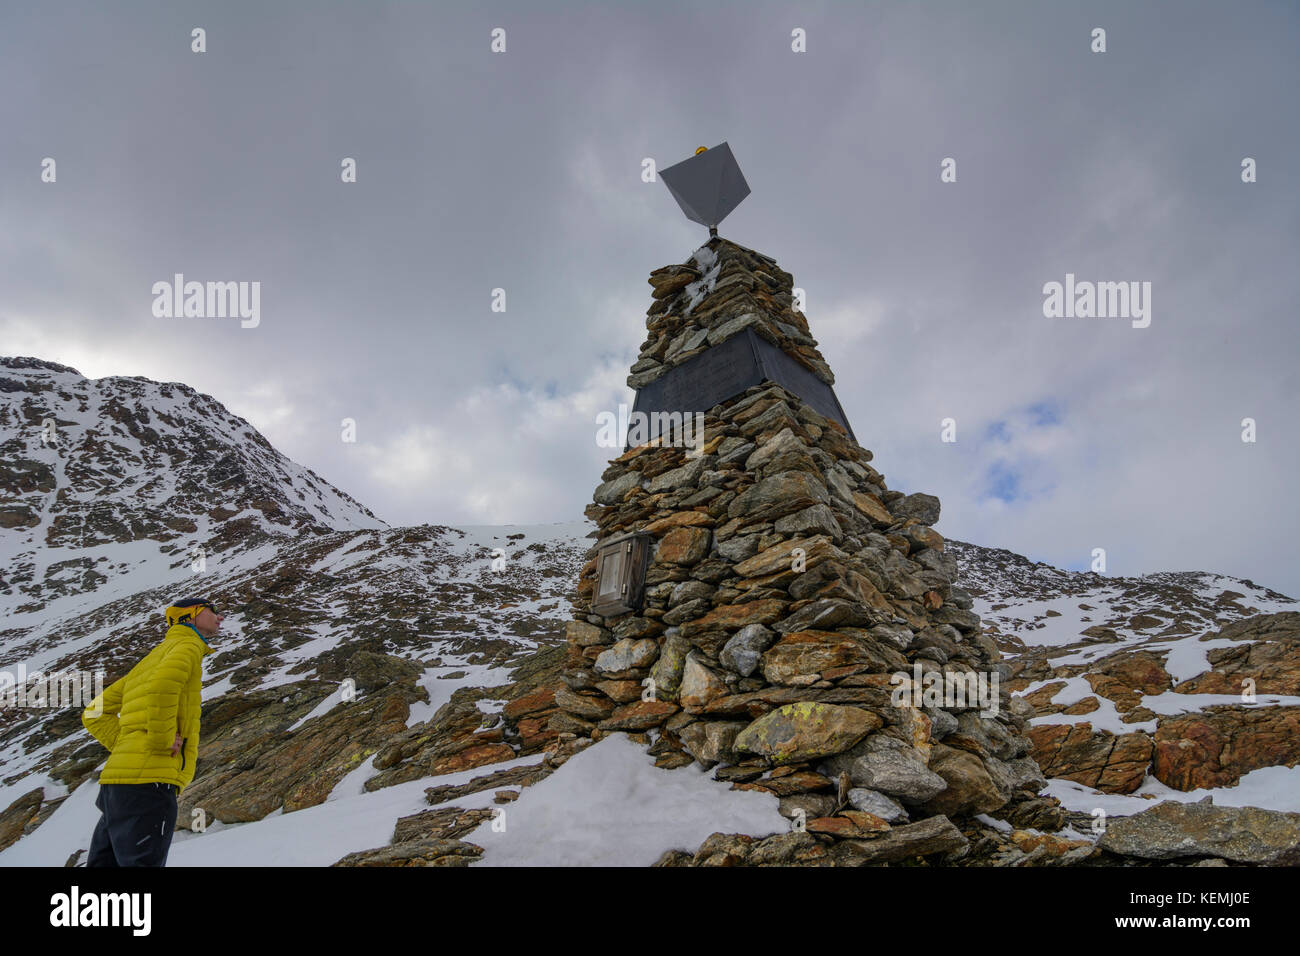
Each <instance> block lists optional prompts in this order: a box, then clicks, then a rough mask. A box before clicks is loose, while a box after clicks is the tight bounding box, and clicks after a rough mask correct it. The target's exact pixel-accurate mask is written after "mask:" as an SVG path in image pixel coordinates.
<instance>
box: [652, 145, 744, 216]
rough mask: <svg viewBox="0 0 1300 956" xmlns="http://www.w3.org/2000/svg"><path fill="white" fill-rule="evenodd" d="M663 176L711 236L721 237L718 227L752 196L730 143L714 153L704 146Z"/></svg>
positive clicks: (666, 183) (683, 208)
mask: <svg viewBox="0 0 1300 956" xmlns="http://www.w3.org/2000/svg"><path fill="white" fill-rule="evenodd" d="M659 175H660V177H661V178H662V179H663V181H664V185H666V186H667V187H668V191H669V192H671V193H672V194H673V198H674V199H676V200H677V205H679V206H681V207H682V212H684V213H685V214H686V218H687V219H689V220H691V221H692V222H698V223H699V224H700V225H703V226H708V227H709V235H710V236H716V235H717V234H718V223H720V222H722V220H724V219H726V218H727V216H728V215H729V214H730V213H731V211H732V210H733V209H735V208H736V207H737V206H739V205H740V203H741V201H742V200H743V199H744V198H745V197H746V196H748V195H749V183H747V182H745V174H744V173H742V172H741V171H740V165H739V164H738V163H737V162H736V157H735V156H734V155H732V152H731V147H730V146H728V145H727V144H726V143H720V144H719V145H717V146H715V147H713V149H707V148H705V147H703V146H701V147H700V151H698V152H696V154H695V155H694V156H692V157H691V158H690V159H684V160H682V161H681V162H680V163H676V164H675V165H672V166H669V167H668V168H667V169H664V170H661V171H660V173H659Z"/></svg>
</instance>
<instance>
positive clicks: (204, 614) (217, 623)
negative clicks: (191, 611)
mask: <svg viewBox="0 0 1300 956" xmlns="http://www.w3.org/2000/svg"><path fill="white" fill-rule="evenodd" d="M225 619H226V616H225V615H224V614H218V613H216V612H215V611H214V610H212V608H210V607H205V608H204V609H203V610H201V611H199V614H198V617H196V618H195V619H194V626H195V627H196V628H197V629H198V632H199V633H200V634H202V635H203V636H204V637H211V636H212V635H214V634H216V633H217V631H219V630H221V622H222V621H224V620H225Z"/></svg>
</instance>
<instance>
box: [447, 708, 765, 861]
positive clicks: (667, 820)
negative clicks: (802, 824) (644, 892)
mask: <svg viewBox="0 0 1300 956" xmlns="http://www.w3.org/2000/svg"><path fill="white" fill-rule="evenodd" d="M729 787H730V784H728V783H724V782H720V781H716V780H713V779H712V778H711V777H710V776H709V774H708V773H707V772H706V771H704V770H702V769H701V768H700V767H698V766H696V765H691V766H689V767H682V768H679V769H677V770H663V769H661V768H659V767H656V766H655V765H654V758H653V757H651V756H650V755H648V754H647V753H646V752H645V748H644V747H642V746H641V745H639V744H637V743H635V742H634V741H632V740H629V739H628V738H627V737H626V736H624V735H623V734H615V735H613V736H611V737H607V738H606V739H604V740H602V741H600V742H599V743H597V744H594V745H592V746H590V747H588V748H587V749H586V750H583V751H581V752H580V753H578V754H577V755H575V756H574V757H571V758H570V759H569V761H568V762H567V763H565V764H564V766H563V767H561V768H560V769H559V770H558V771H556V772H555V773H554V774H552V775H551V776H549V777H547V778H546V779H545V780H543V781H541V782H540V783H536V784H534V785H533V786H531V787H527V788H525V789H524V790H523V792H522V795H521V796H520V798H519V799H518V800H517V801H515V802H514V803H512V804H509V805H507V806H506V807H504V808H503V810H504V813H503V814H499V815H498V816H497V818H496V819H495V820H489V821H487V822H485V823H483V824H482V825H481V826H479V828H478V829H476V830H474V831H473V832H472V833H470V834H469V835H468V836H466V837H465V838H464V839H465V840H467V841H468V842H470V843H476V844H478V845H479V846H481V847H483V849H484V851H485V852H484V854H483V859H482V861H480V863H478V864H477V865H479V866H649V865H650V864H652V863H654V862H655V861H656V860H658V859H659V857H660V856H662V855H663V853H664V851H666V850H673V849H679V850H687V851H689V852H694V851H695V850H696V849H698V848H699V845H700V844H701V843H703V842H704V840H705V839H706V838H707V837H709V835H710V834H713V833H718V832H722V833H747V834H749V835H750V836H752V837H757V838H761V837H764V836H769V835H771V834H773V833H783V832H785V831H787V830H789V828H790V825H789V821H787V820H786V819H785V818H784V817H782V816H781V815H780V814H779V813H778V812H777V799H776V797H775V796H773V795H772V794H770V793H763V792H759V791H753V790H730V789H729ZM494 827H496V828H497V829H494Z"/></svg>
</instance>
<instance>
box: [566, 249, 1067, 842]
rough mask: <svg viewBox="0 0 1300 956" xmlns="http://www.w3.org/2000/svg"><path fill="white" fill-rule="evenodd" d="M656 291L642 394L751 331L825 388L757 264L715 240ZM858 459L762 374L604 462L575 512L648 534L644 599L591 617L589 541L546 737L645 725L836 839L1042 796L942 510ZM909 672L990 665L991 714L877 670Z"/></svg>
mask: <svg viewBox="0 0 1300 956" xmlns="http://www.w3.org/2000/svg"><path fill="white" fill-rule="evenodd" d="M650 283H651V285H652V286H654V299H655V301H654V304H653V305H652V307H651V308H650V310H649V319H648V321H647V328H648V330H649V337H648V339H647V341H646V343H645V345H644V346H643V347H642V350H641V356H640V359H639V360H638V361H637V363H636V364H635V365H633V367H632V376H631V378H630V379H629V383H630V384H632V385H633V386H634V387H640V386H643V385H645V384H647V383H648V382H650V381H653V379H654V378H656V377H658V376H659V375H661V374H663V373H664V371H666V370H667V369H668V368H670V367H672V366H673V365H676V364H680V363H681V362H682V361H685V360H687V359H689V358H690V357H692V356H693V355H696V354H698V353H699V352H700V351H702V350H703V349H705V348H707V347H709V346H712V345H716V344H718V343H719V342H721V341H723V340H725V339H726V338H727V337H729V336H731V335H734V334H737V333H738V332H740V331H741V330H743V329H745V328H751V327H752V328H753V329H754V330H755V332H756V333H757V334H759V335H762V336H763V337H764V338H766V339H768V340H769V341H771V342H773V343H774V344H776V345H777V346H779V347H780V348H782V349H784V350H785V351H786V352H787V353H788V354H790V355H792V356H794V357H795V358H796V359H797V360H798V361H800V362H802V363H803V364H804V365H805V366H806V367H808V368H809V369H810V370H812V371H813V372H814V373H816V374H817V375H818V376H819V377H821V378H822V379H823V380H824V381H826V382H828V383H829V382H831V381H832V380H833V379H832V376H831V373H830V369H829V367H827V366H826V363H825V362H824V361H823V360H822V357H821V355H820V354H819V353H818V351H817V348H816V342H815V341H814V340H813V338H812V336H811V335H810V334H809V333H808V325H807V322H806V321H805V320H804V318H803V316H802V315H800V314H799V313H798V312H795V311H793V309H792V307H791V306H792V296H791V285H792V278H791V276H790V275H789V274H788V273H786V272H783V271H782V270H780V269H779V268H777V266H776V264H775V262H774V261H772V260H771V259H769V258H767V257H764V256H761V255H759V254H758V253H755V252H752V251H751V250H747V249H744V248H742V247H740V246H737V245H735V244H734V243H730V242H728V241H726V240H722V239H714V240H710V242H709V243H708V244H707V245H706V246H704V247H702V248H701V249H700V250H699V251H697V252H696V254H695V255H694V256H693V257H692V261H691V264H688V265H683V266H676V267H668V268H665V269H659V270H657V271H655V272H654V273H652V274H651V277H650ZM858 427H859V428H861V427H862V423H859V425H858ZM871 461H872V455H871V452H869V451H867V450H866V449H864V448H862V447H861V446H859V445H858V444H857V443H856V442H855V441H853V440H852V439H851V438H850V437H849V436H848V434H847V433H846V432H845V430H844V429H843V428H842V427H841V426H840V425H839V424H837V423H835V422H832V421H830V420H828V419H826V418H825V417H823V416H822V415H820V414H818V413H817V412H816V411H814V410H813V409H812V408H811V407H809V406H808V405H807V404H806V403H804V402H803V401H801V400H800V399H799V397H798V396H796V395H794V394H792V393H791V392H789V391H787V390H786V389H785V388H783V387H781V386H779V385H776V384H771V383H768V384H764V385H760V386H756V387H754V388H751V389H750V390H749V391H747V392H746V393H744V394H743V395H740V396H737V397H736V398H734V399H732V400H730V401H727V402H725V403H723V404H721V405H718V406H715V407H714V408H712V409H711V410H709V412H708V413H707V415H706V418H705V433H704V440H703V444H702V447H701V448H699V450H698V453H696V452H694V451H692V449H690V448H682V447H666V446H665V445H664V444H661V443H660V442H659V441H654V442H651V443H649V444H645V445H641V446H639V447H636V448H632V449H630V450H629V451H627V452H626V453H625V454H623V455H621V456H620V457H618V458H617V459H615V460H614V461H612V462H611V463H610V465H609V467H608V468H607V469H606V470H605V472H604V473H603V474H602V475H601V484H600V485H599V486H598V487H597V489H596V491H595V495H594V503H593V504H592V505H590V506H589V507H588V509H587V515H588V517H590V518H591V519H593V520H594V521H595V522H596V523H597V525H598V529H599V531H598V535H599V538H601V539H604V538H607V537H609V536H612V535H616V534H621V533H623V532H628V531H647V532H649V533H651V534H652V535H653V536H654V545H653V547H652V551H651V556H650V564H649V567H648V571H647V574H646V592H645V602H644V607H643V608H642V609H641V610H640V611H638V612H636V613H630V614H624V615H620V616H618V617H612V618H603V617H600V616H598V615H594V614H592V613H591V606H590V598H591V595H592V592H593V587H594V577H595V561H594V554H595V549H594V548H593V550H592V552H591V557H592V560H589V561H588V563H587V565H586V566H585V567H584V568H583V570H582V573H581V576H580V578H579V584H578V591H577V594H578V596H577V600H576V602H575V605H574V609H573V610H574V620H573V621H572V622H570V624H569V625H568V631H567V636H568V650H567V654H568V656H567V660H566V666H565V671H564V675H563V679H564V682H565V684H566V685H567V690H565V691H562V692H560V693H557V694H556V696H555V702H556V704H557V705H558V706H559V707H560V708H561V710H560V712H558V713H557V715H556V716H555V717H553V718H552V721H551V728H552V730H555V731H559V732H568V733H574V734H577V735H579V736H588V737H592V738H595V739H599V738H600V737H601V736H604V735H606V734H608V733H611V732H615V731H624V732H632V733H644V732H647V731H649V732H651V733H650V739H651V740H652V743H651V746H650V751H651V753H653V754H655V755H656V756H657V762H658V763H659V765H660V766H663V767H668V768H671V767H678V766H682V765H684V764H687V763H690V762H692V761H695V762H698V763H699V764H701V765H702V766H704V767H706V768H714V775H715V777H717V778H718V779H722V780H730V781H732V782H733V785H734V786H736V787H738V788H745V789H763V790H768V791H770V792H772V793H774V794H776V795H777V796H778V797H780V798H782V803H781V806H782V812H783V813H785V814H786V815H787V816H789V817H791V818H792V821H794V822H792V826H795V827H806V829H807V831H808V832H811V833H815V834H818V835H822V836H824V837H826V838H829V839H840V838H843V839H873V838H878V837H879V836H880V835H881V834H883V833H887V832H888V831H889V830H890V828H891V826H892V827H897V826H906V825H908V824H909V823H910V822H914V821H918V820H922V819H926V818H929V817H934V816H938V815H945V816H949V817H954V818H960V817H964V816H970V815H974V814H980V813H996V812H1007V810H1008V809H1009V807H1008V804H1009V803H1014V802H1017V801H1020V800H1023V799H1025V798H1027V797H1029V796H1031V795H1033V794H1036V793H1037V792H1038V791H1039V790H1040V789H1041V788H1042V787H1043V786H1045V782H1044V780H1043V779H1042V775H1041V773H1040V771H1039V768H1038V766H1037V764H1035V763H1034V761H1033V760H1032V759H1031V758H1030V757H1028V756H1027V755H1028V753H1029V750H1030V742H1029V740H1028V738H1027V737H1026V736H1025V721H1024V719H1023V717H1022V716H1021V715H1020V714H1019V713H1017V712H1013V710H1012V704H1011V701H1010V698H1009V696H1008V694H1007V692H1006V690H1005V689H1001V685H1002V683H1003V682H1004V681H1005V680H1006V678H1007V677H1008V676H1009V669H1008V668H1007V665H1005V664H1002V663H1000V662H999V653H998V649H997V647H996V645H995V644H994V642H993V640H992V639H991V638H990V637H989V636H988V635H986V634H984V633H983V632H982V630H981V625H980V619H979V617H978V616H977V615H976V614H974V613H973V612H972V611H971V605H972V601H971V598H970V596H969V595H968V594H967V593H966V592H965V591H963V590H962V589H961V588H960V587H959V586H957V584H955V583H954V580H955V578H956V574H957V567H956V562H955V560H954V559H953V557H952V556H951V555H949V554H947V553H946V552H945V548H944V539H943V536H942V535H940V534H939V533H938V532H937V531H935V530H934V528H933V525H934V524H935V523H936V522H937V521H938V518H939V501H938V499H937V498H935V497H934V496H932V495H927V494H909V495H905V494H903V493H901V492H899V491H893V490H890V489H889V488H888V487H887V486H886V484H885V477H884V475H882V474H881V473H880V472H878V471H877V470H876V469H875V468H873V467H872V465H871ZM918 665H919V667H920V672H921V673H922V674H924V673H928V672H939V673H943V674H967V675H969V674H975V675H983V676H984V678H985V679H986V680H988V681H989V682H990V683H992V681H993V676H994V675H995V674H996V676H997V683H996V685H995V686H998V687H999V688H1000V690H999V694H998V696H997V697H996V702H995V703H994V704H993V706H991V707H990V708H989V711H993V712H994V713H989V712H985V713H984V714H981V706H980V704H979V702H978V701H974V700H971V701H968V702H967V706H947V707H941V706H913V705H910V704H904V705H901V706H900V705H896V704H895V703H893V702H892V701H891V694H892V691H893V690H894V688H895V686H896V685H897V680H896V679H894V680H892V681H891V679H893V678H894V675H898V674H901V675H904V677H905V679H906V680H908V681H911V680H913V678H914V676H915V673H916V671H915V668H916V667H917V666H918ZM917 690H918V693H919V690H920V688H919V687H918V688H917ZM917 703H924V701H920V700H918V701H917Z"/></svg>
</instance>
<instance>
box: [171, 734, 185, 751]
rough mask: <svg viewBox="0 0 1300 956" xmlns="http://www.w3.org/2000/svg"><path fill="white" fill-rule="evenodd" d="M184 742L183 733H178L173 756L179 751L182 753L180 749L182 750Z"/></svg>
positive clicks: (173, 746)
mask: <svg viewBox="0 0 1300 956" xmlns="http://www.w3.org/2000/svg"><path fill="white" fill-rule="evenodd" d="M183 743H184V741H183V740H181V735H180V734H177V735H176V740H175V741H174V742H173V743H172V756H173V757H175V756H176V755H177V754H178V753H180V750H181V744H183Z"/></svg>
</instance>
